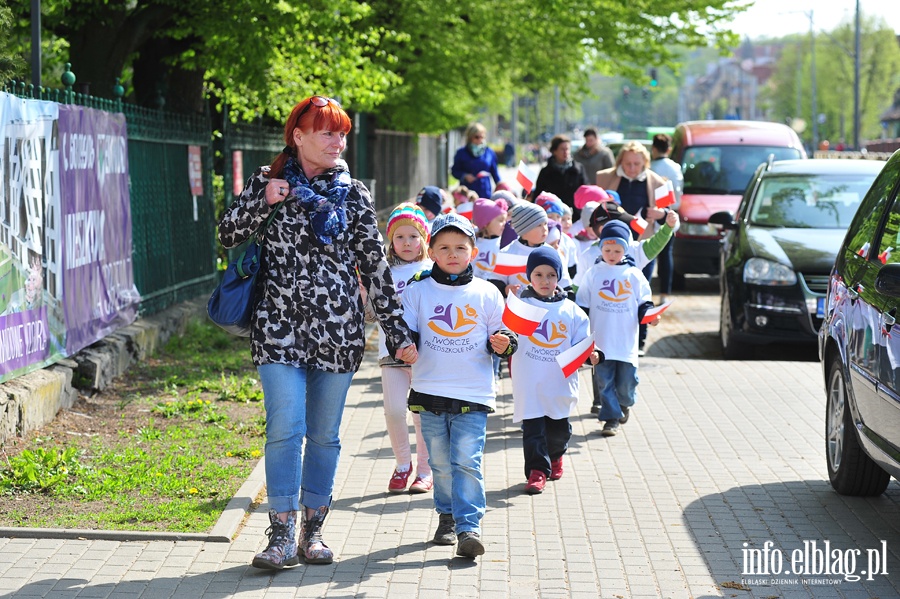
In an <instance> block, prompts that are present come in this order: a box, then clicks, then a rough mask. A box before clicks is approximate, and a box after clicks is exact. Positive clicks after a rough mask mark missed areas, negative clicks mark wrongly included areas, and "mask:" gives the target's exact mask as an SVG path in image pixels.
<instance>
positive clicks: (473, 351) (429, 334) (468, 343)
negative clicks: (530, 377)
mask: <svg viewBox="0 0 900 599" xmlns="http://www.w3.org/2000/svg"><path fill="white" fill-rule="evenodd" d="M401 300H402V302H403V319H404V320H405V321H406V324H407V325H409V328H410V329H412V330H413V331H415V332H417V333H418V334H419V344H418V350H419V359H418V360H416V363H415V364H413V366H412V384H411V387H412V388H413V389H415V390H416V391H418V392H419V393H427V394H429V395H438V396H440V397H449V398H451V399H462V400H466V401H470V402H473V403H478V404H482V405H486V406H488V407H490V408H492V409H493V408H494V407H495V406H496V401H495V397H494V365H493V360H492V359H491V353H490V352H489V350H488V337H489V336H490V335H491V333H493V332H495V331H497V330H499V329H501V328H503V308H504V307H505V304H504V303H503V296H502V295H500V291H498V290H497V288H496V287H494V285H492V284H491V283H488V282H487V281H484V280H482V279H479V278H473V279H472V281H471V282H470V283H468V284H466V285H444V284H442V283H438V282H437V281H435V280H434V279H433V278H431V277H429V278H427V279H425V280H423V281H417V282H415V283H413V284H412V285H409V286H408V287H407V288H406V290H405V291H404V292H403V295H402V296H401Z"/></svg>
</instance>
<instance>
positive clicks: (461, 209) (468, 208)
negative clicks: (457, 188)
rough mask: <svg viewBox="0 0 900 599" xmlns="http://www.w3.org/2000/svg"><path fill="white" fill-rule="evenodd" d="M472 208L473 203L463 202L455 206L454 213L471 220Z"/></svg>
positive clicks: (473, 206)
mask: <svg viewBox="0 0 900 599" xmlns="http://www.w3.org/2000/svg"><path fill="white" fill-rule="evenodd" d="M474 208H475V204H473V203H472V202H463V203H462V204H460V205H459V206H457V207H456V213H457V214H458V215H460V216H465V217H466V218H467V219H469V220H472V210H473V209H474Z"/></svg>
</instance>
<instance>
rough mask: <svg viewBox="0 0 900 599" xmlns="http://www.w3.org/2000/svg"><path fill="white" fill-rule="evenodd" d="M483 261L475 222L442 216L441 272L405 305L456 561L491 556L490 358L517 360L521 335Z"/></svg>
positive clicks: (440, 540)
mask: <svg viewBox="0 0 900 599" xmlns="http://www.w3.org/2000/svg"><path fill="white" fill-rule="evenodd" d="M477 254H478V249H477V248H476V247H475V229H474V227H473V226H472V223H471V222H470V221H469V220H468V219H466V218H463V217H462V216H460V215H458V214H454V213H450V214H442V215H440V216H438V217H437V218H436V219H435V220H434V222H433V223H432V227H431V240H430V242H429V246H428V256H429V257H430V258H431V259H432V260H433V261H434V265H433V266H432V269H431V271H430V272H421V273H419V274H418V275H417V276H416V278H415V280H414V281H413V282H411V283H410V284H409V285H408V286H407V287H406V290H405V291H404V292H403V296H402V298H401V299H402V301H403V318H404V320H405V321H406V323H407V324H408V325H409V327H410V329H411V330H412V331H413V334H414V335H415V336H416V337H417V339H418V342H417V345H418V359H417V361H416V362H415V363H414V364H413V367H412V386H411V389H410V392H409V400H408V401H409V409H410V410H412V411H414V412H418V413H419V415H420V417H421V422H422V435H423V436H424V438H425V443H426V444H427V445H428V454H429V456H430V459H429V464H430V465H431V470H432V473H433V475H434V507H435V510H436V511H437V512H438V514H439V523H438V528H437V531H436V532H435V534H434V542H435V543H436V544H438V545H453V544H455V543H457V542H458V546H457V549H456V554H457V555H459V556H461V557H468V558H475V557H477V556H479V555H482V554H483V553H484V544H483V543H482V541H481V519H482V517H483V516H484V512H485V506H486V496H485V490H484V476H483V474H482V470H481V460H482V457H483V454H484V443H485V437H486V435H487V415H488V413H489V412H493V411H494V407H495V404H496V398H495V393H494V386H493V372H492V364H491V358H490V356H491V355H492V354H498V355H501V356H510V355H512V353H513V352H514V351H515V348H516V343H515V342H516V337H515V335H514V334H512V333H510V332H509V331H506V330H504V329H503V309H504V304H503V297H502V296H501V295H500V292H499V291H498V290H497V288H496V287H494V286H493V285H491V284H490V283H488V282H487V281H485V280H483V279H478V278H476V277H475V276H474V274H473V272H472V266H471V262H472V260H474V259H475V256H476V255H477Z"/></svg>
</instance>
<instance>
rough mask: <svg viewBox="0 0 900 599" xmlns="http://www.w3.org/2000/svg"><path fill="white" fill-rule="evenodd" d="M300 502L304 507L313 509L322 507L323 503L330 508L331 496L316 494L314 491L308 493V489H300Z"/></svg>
mask: <svg viewBox="0 0 900 599" xmlns="http://www.w3.org/2000/svg"><path fill="white" fill-rule="evenodd" d="M300 503H301V504H303V506H304V507H308V508H311V509H314V510H315V509H318V508H320V507H322V506H323V505H324V506H325V507H328V508H330V507H331V497H326V496H324V495H317V494H316V493H310V492H309V491H304V490H303V489H300Z"/></svg>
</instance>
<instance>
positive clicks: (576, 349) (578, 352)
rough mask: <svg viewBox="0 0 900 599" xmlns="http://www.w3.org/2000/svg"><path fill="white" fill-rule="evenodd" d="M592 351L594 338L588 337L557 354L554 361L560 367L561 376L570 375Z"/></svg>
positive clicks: (567, 376)
mask: <svg viewBox="0 0 900 599" xmlns="http://www.w3.org/2000/svg"><path fill="white" fill-rule="evenodd" d="M592 351H594V338H593V337H588V338H586V339H585V340H584V341H582V342H581V343H579V344H577V345H573V346H572V347H570V348H569V349H567V350H566V351H564V352H562V353H560V354H557V356H556V362H557V364H559V367H560V368H562V371H563V376H564V377H566V378H569V377H570V376H572V373H573V372H575V371H576V370H578V368H579V367H580V366H581V365H582V364H584V362H585V361H586V360H587V359H588V358H590V357H591V352H592Z"/></svg>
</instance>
